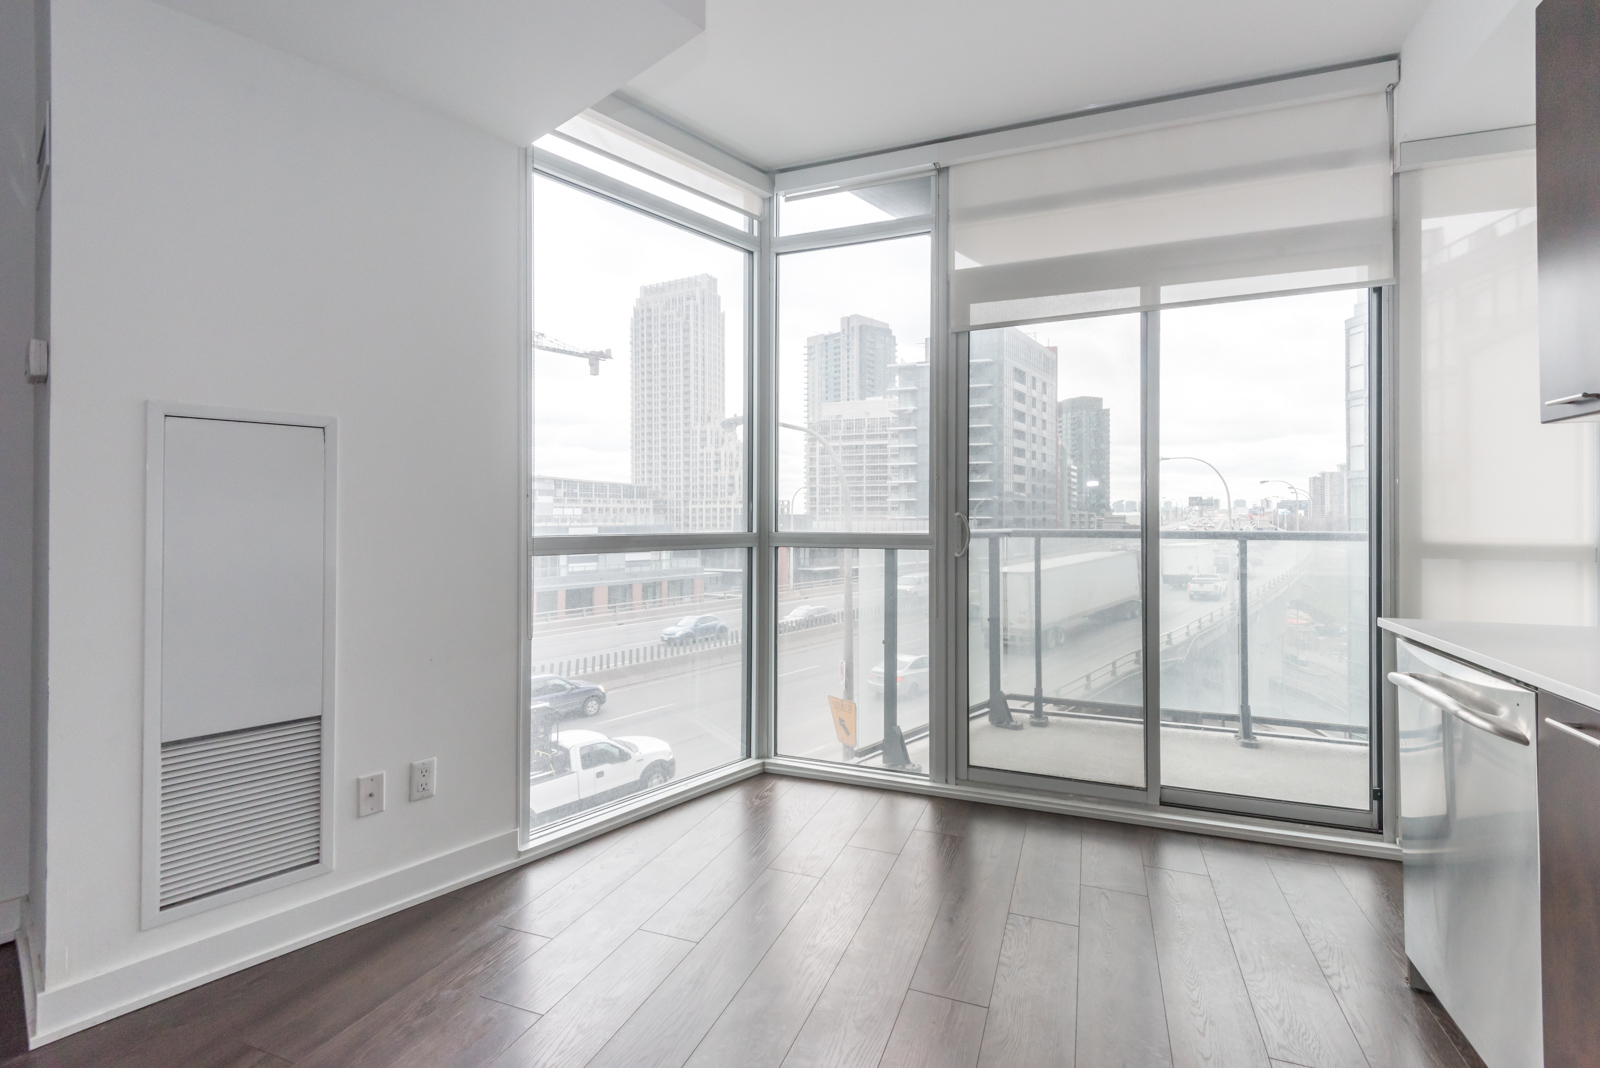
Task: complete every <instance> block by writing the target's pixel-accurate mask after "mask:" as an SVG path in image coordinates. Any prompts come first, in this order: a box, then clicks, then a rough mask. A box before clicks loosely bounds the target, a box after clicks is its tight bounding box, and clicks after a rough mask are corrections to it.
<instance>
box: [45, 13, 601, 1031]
mask: <svg viewBox="0 0 1600 1068" xmlns="http://www.w3.org/2000/svg"><path fill="white" fill-rule="evenodd" d="M52 7H53V12H52V22H51V27H50V32H51V37H52V39H51V63H52V91H53V97H52V107H53V118H54V128H55V150H54V151H55V156H54V159H55V162H54V178H53V186H52V192H51V197H52V202H53V208H52V217H51V226H52V228H53V231H52V236H51V245H50V251H51V256H52V263H51V270H50V284H51V297H50V299H51V324H50V325H51V330H52V331H53V339H52V340H53V351H54V377H53V381H52V386H51V397H50V411H49V418H50V422H49V445H50V454H49V478H50V496H49V505H48V507H49V535H48V537H49V554H50V560H49V584H50V592H49V622H48V628H49V634H48V637H49V643H48V656H49V725H48V735H49V736H48V744H49V749H48V783H49V786H48V814H47V821H48V826H47V836H48V859H49V865H48V877H47V883H46V889H45V895H46V898H47V903H48V908H49V911H48V913H47V915H46V917H45V925H44V930H43V931H42V933H41V934H42V940H43V942H44V946H43V953H44V968H43V971H44V974H43V975H41V976H35V981H36V982H37V983H39V985H40V987H41V989H40V990H39V992H38V995H37V1019H36V1034H35V1041H36V1042H38V1041H42V1040H47V1039H49V1038H51V1037H56V1036H59V1035H60V1034H64V1033H67V1032H69V1031H71V1030H75V1029H77V1028H79V1027H81V1026H84V1025H85V1024H87V1023H90V1022H93V1021H95V1020H98V1019H101V1018H104V1017H106V1016H109V1015H113V1014H115V1013H116V1012H119V1011H124V1010H125V1009H127V1008H130V1007H133V1006H135V1005H137V1004H139V1003H143V1002H146V1001H149V1000H153V999H154V998H156V997H159V996H162V995H164V994H166V993H170V992H173V991H174V990H176V989H179V988H182V987H183V986H186V985H192V984H193V983H195V982H197V981H200V980H202V979H205V978H208V977H211V976H214V975H218V974H222V973H225V972H226V971H229V970H233V969H235V968H237V967H239V966H241V965H243V964H245V963H249V962H253V961H254V960H258V959H262V958H264V957H265V956H269V955H271V954H273V953H275V952H278V951H281V950H282V949H283V948H284V947H287V946H292V945H294V944H297V943H300V942H303V941H305V940H308V939H310V938H312V937H315V936H317V935H319V934H322V933H326V932H328V931H330V930H333V929H336V928H338V927H340V926H343V925H348V924H350V923H352V922H355V921H357V920H359V919H361V918H364V917H367V916H371V915H374V914H376V913H378V912H381V911H383V910H387V909H391V908H393V907H396V906H397V905H399V904H401V903H404V902H407V901H410V900H414V899H416V898H418V897H420V896H424V895H427V894H429V893H432V892H437V891H438V890H439V889H440V888H442V887H445V886H448V885H450V884H452V883H453V882H456V881H459V880H461V879H463V878H466V877H469V876H471V875H474V874H477V873H480V872H483V871H486V870H489V869H490V868H492V867H494V866H496V865H501V864H504V863H507V862H509V861H510V860H512V859H514V857H515V855H516V849H515V828H516V816H517V809H516V795H515V791H514V789H513V777H514V776H513V773H514V768H515V763H516V762H515V759H514V752H515V746H514V740H515V737H516V713H517V709H516V692H517V690H516V673H517V644H516V635H517V599H518V597H519V592H520V591H519V590H518V588H517V581H516V576H517V573H518V570H517V568H518V554H519V552H520V551H521V549H520V546H519V543H518V515H517V508H518V501H519V492H518V489H519V487H518V474H517V472H518V463H517V452H518V448H519V445H518V440H519V439H518V352H517V348H518V334H519V331H518V314H519V313H518V308H519V300H518V291H517V287H518V277H519V264H518V238H519V235H518V226H519V223H518V218H519V200H518V198H519V188H520V185H519V182H520V174H519V166H520V165H519V153H518V149H517V148H516V147H515V146H514V145H512V144H511V143H509V142H506V141H503V140H500V139H497V138H495V137H494V136H491V135H489V134H486V133H484V132H481V130H479V129H478V128H475V127H473V126H470V125H468V124H466V123H465V122H462V121H459V120H456V119H452V118H447V117H445V116H443V115H442V114H441V113H439V112H436V111H432V110H430V109H428V108H426V107H423V106H420V105H417V104H413V103H409V102H407V101H405V100H403V99H401V98H399V97H397V96H394V95H390V94H388V93H386V92H384V91H382V90H379V89H376V88H371V87H368V86H366V85H364V84H362V83H359V82H356V81H354V80H352V79H350V78H348V77H346V76H343V75H339V74H335V73H332V72H331V71H329V70H327V69H325V68H322V67H318V66H314V65H312V64H310V63H308V62H306V61H304V60H300V59H296V58H293V57H291V56H289V55H288V54H286V53H282V52H278V51H275V50H273V49H271V48H268V47H267V46H265V45H261V44H257V43H255V42H252V41H249V40H247V39H245V38H243V37H239V36H236V35H234V34H232V33H229V32H228V31H225V30H222V29H220V28H217V27H215V26H213V25H210V24H208V23H204V22H201V21H198V20H196V19H194V18H192V17H190V16H188V15H184V14H180V13H178V12H176V11H174V10H172V9H171V8H168V7H163V6H158V5H156V4H154V3H150V2H148V0H57V2H56V3H54V4H53V5H52ZM578 44H582V45H583V47H589V48H601V47H604V41H596V42H593V43H575V44H574V47H573V48H571V49H568V50H567V52H566V53H565V54H564V56H563V60H564V61H570V62H579V63H581V62H582V60H583V56H582V47H578V46H577V45H578ZM152 398H159V399H162V400H167V401H175V402H186V403H194V404H207V405H220V406H228V407H236V408H251V409H268V410H277V411H288V412H306V413H315V414H328V415H333V416H336V417H337V418H338V420H339V476H338V477H339V505H338V526H339V533H338V538H339V545H338V604H339V618H338V634H337V654H336V672H337V698H336V702H337V704H336V716H337V742H336V753H335V759H336V779H337V783H338V790H337V793H336V806H337V810H336V814H335V819H334V851H335V870H334V871H333V872H332V873H331V874H329V875H326V876H322V877H319V878H316V879H311V880H308V881H306V882H302V883H299V884H296V885H294V886H291V887H287V888H284V889H280V890H277V891H273V892H271V893H268V894H265V895H262V896H259V897H255V898H251V899H248V900H246V901H242V902H238V903H234V904H231V905H227V906H224V907H222V908H219V909H216V910H213V911H211V912H207V913H204V914H202V915H199V916H195V917H192V918H189V919H185V920H180V921H176V922H173V923H170V924H167V925H164V926H161V927H158V928H156V929H152V930H148V931H141V930H140V928H139V898H138V894H139V871H140V866H139V798H140V781H141V780H140V774H141V767H140V753H141V703H140V702H141V687H142V677H141V663H142V649H143V644H142V619H143V585H142V584H143V552H144V546H143V522H144V518H143V516H144V470H143V465H144V455H143V454H144V418H145V415H144V411H145V408H144V406H145V402H146V401H147V400H149V399H152ZM428 756H436V757H438V760H439V784H440V790H439V794H438V796H437V797H436V798H434V799H433V800H430V801H426V802H423V803H417V804H410V803H408V802H407V801H406V800H405V791H404V788H403V786H399V784H400V783H403V781H404V773H405V768H406V765H407V764H408V762H409V761H412V760H415V759H419V758H422V757H428ZM378 770H385V771H387V772H388V774H389V777H390V784H391V785H390V788H389V798H390V801H389V810H388V811H387V812H385V813H382V814H380V815H378V816H376V817H374V818H368V819H362V820H360V821H359V822H358V821H357V820H356V818H355V802H356V790H355V779H356V777H357V776H358V775H361V774H365V773H370V772H373V771H378ZM397 786H399V788H398V789H397Z"/></svg>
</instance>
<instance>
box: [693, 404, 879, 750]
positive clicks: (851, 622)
mask: <svg viewBox="0 0 1600 1068" xmlns="http://www.w3.org/2000/svg"><path fill="white" fill-rule="evenodd" d="M743 422H744V416H742V415H734V416H729V417H728V418H727V419H724V420H723V421H722V426H723V429H725V430H731V429H732V428H734V427H736V426H738V425H740V424H741V423H743ZM778 426H780V427H782V428H783V429H785V430H798V431H800V433H802V434H805V435H807V436H808V437H811V438H814V439H816V440H817V441H818V442H820V443H821V444H822V447H823V448H825V449H827V450H828V456H829V458H830V459H832V460H833V466H834V469H835V470H836V471H838V472H839V503H840V507H841V509H842V511H843V515H842V517H841V518H842V519H843V520H844V529H845V530H847V531H848V530H849V529H850V478H849V476H848V475H847V474H846V473H845V469H844V454H843V453H841V452H840V451H839V447H838V446H837V445H835V444H834V443H833V442H831V441H829V440H828V439H827V438H825V437H823V436H822V435H821V434H819V433H817V432H816V431H815V430H812V429H811V428H810V427H808V426H800V425H799V424H797V423H783V422H780V423H779V424H778ZM795 492H796V493H798V492H799V490H796V491H795ZM815 506H816V502H815V501H811V502H810V503H809V504H808V507H815ZM835 552H836V553H837V559H838V561H839V581H840V585H841V586H842V587H843V589H842V590H841V592H842V593H843V594H844V659H843V660H842V661H841V663H840V665H839V668H840V675H841V676H842V677H841V678H840V680H839V683H840V686H841V689H842V690H843V697H844V699H845V700H846V701H849V702H850V703H852V704H854V703H855V699H856V621H855V605H854V604H853V603H852V602H854V601H855V570H854V567H853V564H852V556H853V555H854V550H853V549H843V548H841V549H837V550H835ZM886 684H887V680H886ZM844 748H845V752H844V759H845V760H846V761H847V762H848V761H851V760H853V759H854V758H855V753H854V751H853V750H852V749H851V748H850V747H849V746H845V747H844Z"/></svg>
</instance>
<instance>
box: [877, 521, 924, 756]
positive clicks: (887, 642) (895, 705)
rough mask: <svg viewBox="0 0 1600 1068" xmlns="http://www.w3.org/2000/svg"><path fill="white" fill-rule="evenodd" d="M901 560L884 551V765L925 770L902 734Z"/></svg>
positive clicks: (894, 552) (892, 553)
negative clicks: (910, 750)
mask: <svg viewBox="0 0 1600 1068" xmlns="http://www.w3.org/2000/svg"><path fill="white" fill-rule="evenodd" d="M899 713H900V561H899V550H898V549H885V550H883V766H884V767H886V768H897V769H899V770H902V771H911V770H917V771H920V770H922V769H920V768H918V767H917V766H916V765H915V764H913V763H911V754H910V753H908V752H907V751H906V736H905V735H904V734H902V733H900V715H899Z"/></svg>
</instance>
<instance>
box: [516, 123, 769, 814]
mask: <svg viewBox="0 0 1600 1068" xmlns="http://www.w3.org/2000/svg"><path fill="white" fill-rule="evenodd" d="M580 132H582V131H580ZM664 162H670V161H664ZM701 184H709V185H711V188H712V189H713V191H717V189H716V186H715V185H714V184H713V183H701ZM727 193H728V195H727V196H725V197H723V198H720V199H718V198H712V197H707V196H705V195H703V194H702V193H701V192H696V191H695V190H694V189H692V188H690V187H689V185H688V183H686V182H682V181H679V182H677V183H673V182H670V181H665V180H663V179H662V178H661V177H660V176H659V175H657V174H655V173H652V172H650V171H646V170H640V169H638V168H636V167H632V166H628V165H626V164H624V163H622V162H621V161H620V160H619V159H618V158H617V156H616V154H615V153H611V154H602V153H597V152H594V151H591V150H589V149H588V148H586V147H585V146H584V145H581V144H578V143H575V142H574V141H573V140H571V139H567V138H562V137H556V138H549V139H546V140H545V141H542V142H541V143H540V145H539V146H538V148H537V149H536V156H535V171H534V174H533V176H532V201H533V208H532V210H533V234H534V239H533V249H532V259H533V265H532V281H533V302H532V306H533V324H532V329H533V336H532V345H531V348H532V356H531V360H532V374H531V389H532V396H531V412H532V434H531V440H532V456H531V463H530V471H531V487H530V490H531V493H530V503H531V512H532V514H531V529H532V535H533V537H532V548H531V553H532V556H531V568H530V575H531V588H530V590H529V597H530V599H531V600H530V605H529V608H530V628H529V631H530V633H529V637H530V649H529V680H528V709H527V713H526V714H527V717H528V722H527V738H528V742H527V744H528V754H527V759H528V770H529V779H528V793H527V806H528V809H527V825H528V826H529V827H530V828H532V827H539V826H542V825H546V824H548V823H550V822H552V821H555V820H559V819H561V818H564V817H566V816H569V815H572V814H574V813H577V812H581V811H585V810H588V809H591V808H593V807H595V806H597V805H600V804H604V803H606V802H609V801H613V800H618V799H621V798H625V797H629V796H633V795H636V794H638V793H641V792H644V791H648V790H651V789H655V788H659V787H661V786H663V785H665V784H666V783H668V782H670V781H673V780H677V779H683V778H685V777H688V776H693V775H695V774H698V773H701V772H705V771H708V770H710V769H713V768H716V767H718V766H720V765H723V764H727V763H729V762H730V761H734V760H737V759H739V758H741V757H743V756H744V755H745V754H746V752H747V750H748V737H747V735H748V731H747V723H748V721H749V716H748V708H749V685H748V679H749V673H750V668H749V649H750V644H751V643H750V639H749V635H750V630H751V620H750V608H749V604H750V598H749V592H750V583H751V570H752V569H751V562H752V552H753V545H754V535H753V533H752V532H751V509H750V506H749V501H750V484H751V477H750V467H751V459H750V458H751V449H750V441H749V435H748V431H747V424H746V416H747V414H748V412H749V409H750V391H749V384H750V381H751V340H750V339H751V337H752V302H751V279H752V275H753V263H752V256H753V253H752V249H753V248H754V247H755V224H754V214H753V210H754V208H753V206H752V205H750V204H749V203H747V202H744V201H742V200H741V198H740V197H739V196H738V195H737V194H738V191H737V190H732V189H730V190H728V191H727ZM730 201H732V203H730Z"/></svg>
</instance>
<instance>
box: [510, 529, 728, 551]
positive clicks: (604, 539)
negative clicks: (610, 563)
mask: <svg viewBox="0 0 1600 1068" xmlns="http://www.w3.org/2000/svg"><path fill="white" fill-rule="evenodd" d="M755 547H756V535H755V534H752V533H750V532H749V531H729V532H726V533H717V532H708V533H704V534H552V535H546V534H538V535H535V536H534V537H533V538H532V539H530V542H529V552H528V555H530V556H569V555H588V554H591V553H624V552H626V553H641V552H653V551H659V552H667V551H678V552H687V551H689V550H692V549H753V548H755Z"/></svg>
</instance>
